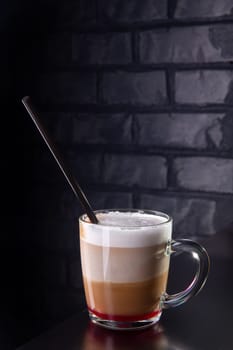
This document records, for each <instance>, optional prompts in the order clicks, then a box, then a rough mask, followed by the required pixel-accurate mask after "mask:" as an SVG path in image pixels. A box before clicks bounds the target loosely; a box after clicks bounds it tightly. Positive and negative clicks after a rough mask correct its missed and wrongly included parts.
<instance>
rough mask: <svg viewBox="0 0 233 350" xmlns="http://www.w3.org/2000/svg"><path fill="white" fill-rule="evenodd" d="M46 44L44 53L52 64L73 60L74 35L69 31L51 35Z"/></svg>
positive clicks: (67, 62)
mask: <svg viewBox="0 0 233 350" xmlns="http://www.w3.org/2000/svg"><path fill="white" fill-rule="evenodd" d="M46 44H47V47H46V49H45V50H44V51H45V52H44V55H45V58H46V59H47V60H48V62H49V63H50V64H51V63H52V64H69V63H70V62H71V61H72V36H71V34H70V33H69V32H61V33H56V35H54V34H52V35H50V36H49V37H48V39H47V43H46Z"/></svg>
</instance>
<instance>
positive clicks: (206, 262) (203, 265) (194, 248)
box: [161, 239, 210, 309]
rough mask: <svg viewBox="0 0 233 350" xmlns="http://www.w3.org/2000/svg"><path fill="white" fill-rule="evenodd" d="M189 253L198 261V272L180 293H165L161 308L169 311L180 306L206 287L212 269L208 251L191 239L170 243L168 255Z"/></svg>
mask: <svg viewBox="0 0 233 350" xmlns="http://www.w3.org/2000/svg"><path fill="white" fill-rule="evenodd" d="M176 252H177V253H178V252H188V253H190V254H191V255H192V257H193V259H195V260H196V261H197V271H196V274H195V276H194V279H193V280H192V282H191V283H190V285H189V286H188V287H187V288H186V289H185V290H183V291H182V292H180V293H176V294H167V293H164V294H163V297H162V300H161V307H162V308H163V309H168V308H171V307H176V306H179V305H181V304H183V303H185V302H186V301H187V300H189V299H190V298H191V297H193V296H195V295H196V294H198V293H199V292H200V290H201V289H202V287H203V286H204V284H205V282H206V280H207V277H208V274H209V268H210V259H209V256H208V253H207V251H206V250H205V248H203V247H202V246H201V245H200V244H199V243H197V242H194V241H192V240H189V239H179V240H175V241H174V240H173V241H171V242H169V244H168V247H167V254H171V253H176Z"/></svg>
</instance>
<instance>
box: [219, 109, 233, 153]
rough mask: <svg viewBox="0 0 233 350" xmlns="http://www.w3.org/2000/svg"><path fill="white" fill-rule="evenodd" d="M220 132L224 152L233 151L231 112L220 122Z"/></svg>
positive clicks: (232, 118) (232, 116) (232, 117)
mask: <svg viewBox="0 0 233 350" xmlns="http://www.w3.org/2000/svg"><path fill="white" fill-rule="evenodd" d="M222 132H223V141H222V147H223V148H224V149H226V150H233V115H232V112H231V111H229V112H227V113H226V114H225V117H224V119H223V122H222Z"/></svg>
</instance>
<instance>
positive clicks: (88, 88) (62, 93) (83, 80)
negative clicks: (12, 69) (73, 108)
mask: <svg viewBox="0 0 233 350" xmlns="http://www.w3.org/2000/svg"><path fill="white" fill-rule="evenodd" d="M36 98H37V100H38V101H39V102H42V103H56V104H60V103H95V102H96V76H95V74H94V73H90V72H80V73H76V72H59V73H50V74H44V75H42V76H41V78H40V79H39V82H38V86H37V88H36Z"/></svg>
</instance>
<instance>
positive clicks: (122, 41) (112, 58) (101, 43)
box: [72, 33, 132, 64]
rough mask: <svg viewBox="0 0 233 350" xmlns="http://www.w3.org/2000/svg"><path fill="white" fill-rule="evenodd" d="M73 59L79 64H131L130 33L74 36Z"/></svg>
mask: <svg viewBox="0 0 233 350" xmlns="http://www.w3.org/2000/svg"><path fill="white" fill-rule="evenodd" d="M72 59H73V61H74V62H78V63H79V64H127V63H130V62H131V60H132V50H131V36H130V33H106V34H79V35H78V34H73V40H72Z"/></svg>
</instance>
